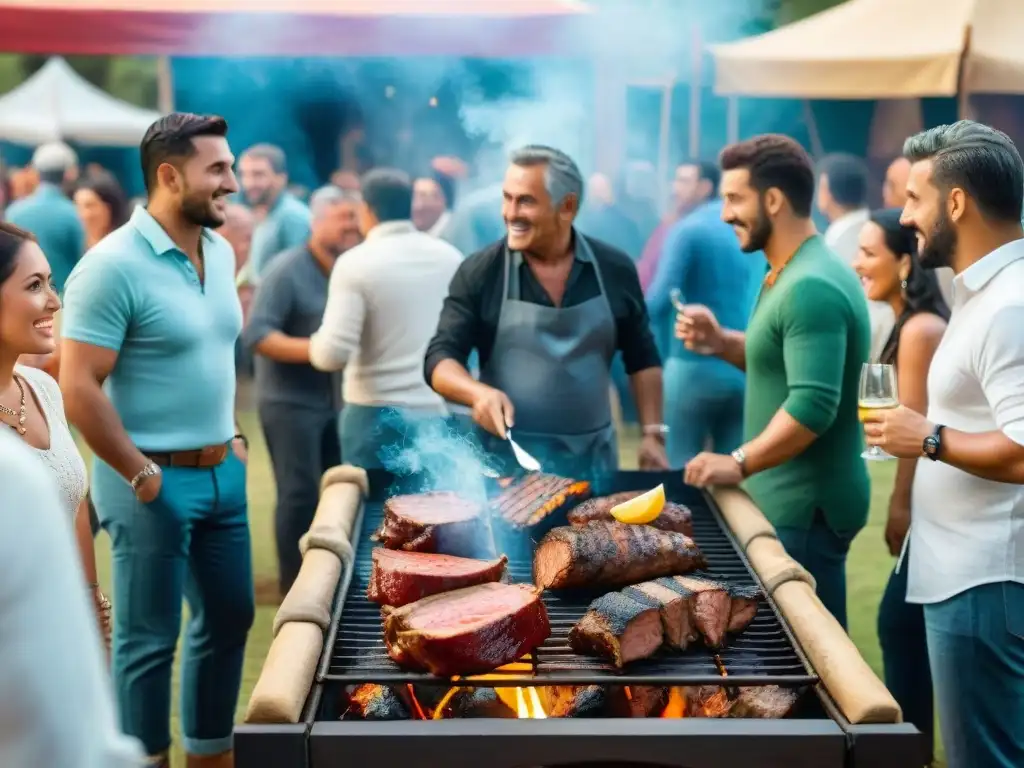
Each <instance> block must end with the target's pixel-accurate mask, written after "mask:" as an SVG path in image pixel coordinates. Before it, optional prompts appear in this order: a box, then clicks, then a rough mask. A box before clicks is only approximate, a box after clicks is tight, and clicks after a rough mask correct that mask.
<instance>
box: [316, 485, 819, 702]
mask: <svg viewBox="0 0 1024 768" xmlns="http://www.w3.org/2000/svg"><path fill="white" fill-rule="evenodd" d="M374 480H376V481H377V482H376V483H374ZM659 482H663V483H664V484H665V491H666V496H667V498H668V499H669V500H670V501H675V502H678V503H681V504H686V505H687V506H688V507H690V509H691V510H692V512H693V529H694V531H693V532H694V539H695V540H696V542H697V544H698V546H699V547H700V549H701V551H702V552H703V553H704V555H705V557H706V558H707V560H708V563H709V569H708V570H709V571H710V572H711V573H714V574H715V575H718V576H721V577H723V578H727V579H729V580H730V581H731V582H733V583H735V584H754V583H755V579H754V576H753V575H752V572H751V571H750V568H749V566H748V565H747V563H746V561H745V559H744V558H743V557H742V556H741V555H740V553H739V551H738V549H737V548H736V546H735V545H734V543H733V539H732V536H731V534H729V533H727V529H726V527H725V525H724V523H723V521H722V520H721V517H720V515H719V513H718V512H717V510H715V509H713V508H712V506H711V502H710V501H709V499H708V497H706V496H705V495H704V494H701V493H698V492H697V491H696V490H695V489H693V488H690V487H688V486H685V485H684V484H683V483H682V479H681V477H679V473H671V474H670V473H665V474H655V473H640V472H620V473H617V474H616V475H614V476H613V477H611V478H609V479H608V481H607V482H606V483H605V484H604V485H605V487H603V488H602V489H601V494H605V493H614V492H616V491H623V490H641V489H647V488H650V487H652V486H653V485H656V484H657V483H659ZM390 485H391V482H390V481H389V480H388V479H387V477H386V476H374V475H371V489H372V493H371V496H370V498H369V499H367V501H366V503H365V505H364V511H363V519H362V521H361V522H362V524H361V526H360V528H361V530H360V533H359V535H358V538H359V544H358V546H357V552H356V559H355V563H354V566H353V570H352V574H351V581H350V583H349V585H348V589H347V591H346V592H345V594H344V599H343V601H341V602H340V604H339V606H337V608H336V610H335V614H334V624H335V625H334V626H333V627H332V632H331V637H332V638H333V643H332V652H331V656H330V659H329V661H328V662H327V664H326V665H324V666H325V667H326V668H322V671H323V673H324V674H323V675H322V679H324V680H333V681H337V682H341V683H344V684H356V683H365V682H374V683H380V684H396V683H398V684H401V683H427V682H430V681H434V682H437V678H435V677H434V676H433V675H430V674H426V673H422V672H415V671H409V670H405V669H402V668H401V667H399V666H398V665H396V664H395V663H394V662H392V661H391V659H390V658H389V657H388V655H387V651H386V650H385V647H384V640H383V635H382V629H381V617H380V609H379V607H378V606H377V605H375V604H373V603H371V602H370V601H369V600H367V599H366V588H367V586H368V583H369V575H370V565H371V552H372V550H373V547H374V546H375V545H374V543H373V542H371V541H369V537H370V536H371V535H372V534H373V532H374V531H375V530H377V528H378V527H379V526H380V524H381V522H382V521H383V500H384V498H386V497H387V496H388V495H390V494H389V493H387V490H388V487H389V486H390ZM508 569H509V572H510V575H511V576H512V578H513V581H516V582H521V583H529V582H530V581H531V579H532V572H531V571H532V564H531V562H530V561H528V560H525V559H516V560H510V562H509V565H508ZM606 591H607V590H606ZM597 594H600V593H597ZM595 596H596V595H595V594H569V593H554V592H550V591H547V592H545V593H544V595H543V599H544V603H545V605H546V606H547V610H548V616H549V618H550V621H551V636H550V637H549V638H548V640H547V641H546V642H545V643H544V644H543V645H542V646H541V647H540V648H538V649H537V651H536V652H535V654H534V658H533V663H532V670H530V669H525V671H524V667H523V666H522V665H519V666H517V668H516V671H515V672H510V673H502V674H501V676H500V677H494V678H492V679H488V680H487V681H486V682H482V683H481V684H484V685H491V686H501V685H591V684H619V685H670V684H671V685H715V684H723V683H724V682H726V681H727V682H728V683H729V684H730V685H770V684H775V685H807V684H811V683H814V682H816V681H817V677H816V676H815V675H813V674H812V673H811V672H810V670H809V667H808V666H807V665H806V663H805V660H804V658H803V655H802V654H801V653H800V652H799V650H798V649H797V648H796V646H795V644H794V642H793V639H792V636H791V635H790V633H789V631H788V629H787V628H786V627H785V626H784V625H783V623H782V621H781V619H780V618H779V615H778V613H777V611H776V609H775V607H774V604H773V603H772V602H770V601H764V602H762V604H761V607H760V609H759V610H758V613H757V616H756V617H755V618H754V620H753V622H752V623H751V624H750V626H749V627H747V629H746V630H745V631H744V632H743V633H741V634H739V635H736V636H732V637H730V639H729V641H728V645H727V646H726V647H725V648H723V649H721V650H720V651H719V652H718V657H719V659H720V660H721V661H722V663H723V665H724V667H725V670H726V671H727V673H728V677H727V678H723V677H722V676H721V674H720V672H719V670H718V667H717V665H716V663H715V656H714V654H713V653H712V652H711V651H710V650H708V649H706V648H704V647H702V646H701V645H700V644H699V643H698V644H695V645H693V646H691V647H690V648H689V649H687V650H686V651H684V652H678V651H669V650H663V651H660V652H659V653H658V654H656V655H655V656H654V657H652V658H650V659H645V660H642V661H635V662H632V663H630V664H629V665H627V667H626V669H625V670H623V671H619V670H617V669H615V667H614V666H612V665H611V664H609V663H608V662H606V661H604V660H602V659H599V658H597V657H591V656H582V655H580V654H577V653H575V652H573V651H572V649H571V648H570V647H569V641H568V634H569V629H570V628H571V627H572V626H573V625H574V624H575V623H576V622H577V621H578V620H579V619H580V618H581V617H582V616H583V614H584V613H585V612H586V609H587V607H588V605H589V604H590V601H591V600H592V599H593V597H595Z"/></svg>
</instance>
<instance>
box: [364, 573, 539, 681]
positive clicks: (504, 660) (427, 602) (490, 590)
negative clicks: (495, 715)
mask: <svg viewBox="0 0 1024 768" xmlns="http://www.w3.org/2000/svg"><path fill="white" fill-rule="evenodd" d="M384 614H385V619H384V642H385V645H386V646H387V649H388V655H389V656H391V658H392V660H393V661H395V662H396V663H397V664H401V665H402V666H406V667H411V668H414V669H423V670H427V671H428V672H431V673H432V674H435V675H438V676H441V677H451V676H453V675H470V674H476V673H482V672H489V671H490V670H492V669H494V668H495V667H500V666H501V665H503V664H509V663H511V662H513V661H515V660H516V659H518V658H520V657H521V656H523V654H526V653H529V652H530V651H532V650H533V649H534V648H536V647H537V646H539V645H540V644H541V643H543V642H544V641H545V640H547V638H548V636H549V635H550V634H551V627H550V624H549V623H548V614H547V610H546V609H545V608H544V603H542V602H541V600H540V596H539V595H538V594H537V591H536V590H534V589H532V588H531V587H528V586H524V585H513V584H494V583H490V584H478V585H477V586H475V587H465V588H464V589H456V590H453V591H451V592H444V593H442V594H440V595H431V596H430V597H425V598H423V599H422V600H417V601H416V602H415V603H409V604H408V605H405V606H402V607H401V608H396V609H393V610H392V609H389V608H385V609H384Z"/></svg>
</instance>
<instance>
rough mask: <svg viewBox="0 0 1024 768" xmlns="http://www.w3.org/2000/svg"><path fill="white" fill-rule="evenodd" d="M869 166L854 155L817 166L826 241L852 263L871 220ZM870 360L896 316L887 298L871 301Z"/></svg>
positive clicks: (834, 157)
mask: <svg viewBox="0 0 1024 768" xmlns="http://www.w3.org/2000/svg"><path fill="white" fill-rule="evenodd" d="M867 203H868V169H867V166H865V165H864V163H863V162H861V161H860V160H859V159H858V158H856V157H854V156H853V155H844V154H835V155H829V156H828V157H826V158H825V159H824V160H822V161H821V164H820V165H819V167H818V200H817V205H818V210H819V211H821V212H822V213H823V214H824V215H825V218H827V219H828V222H829V224H828V229H826V230H825V243H826V244H827V245H828V246H829V248H831V249H832V250H833V251H835V252H836V255H837V256H839V258H841V259H842V260H843V261H845V262H846V263H847V264H850V265H851V266H852V264H853V261H854V259H855V258H857V252H858V250H859V249H860V230H861V227H863V226H864V223H865V222H866V221H867V220H868V215H869V213H870V211H869V210H868V207H867ZM868 316H869V318H870V319H871V359H872V360H877V359H878V356H879V355H881V354H882V349H883V348H884V347H885V343H886V342H887V341H888V340H889V335H890V334H891V333H892V329H893V326H894V325H895V324H896V318H895V316H894V315H893V313H892V307H890V306H889V305H888V304H886V303H885V302H884V301H868Z"/></svg>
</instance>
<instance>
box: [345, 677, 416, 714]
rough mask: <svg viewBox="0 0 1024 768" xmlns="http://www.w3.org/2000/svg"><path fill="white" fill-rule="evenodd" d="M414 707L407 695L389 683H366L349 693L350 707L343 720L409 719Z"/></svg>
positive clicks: (346, 710)
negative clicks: (411, 705) (410, 704)
mask: <svg viewBox="0 0 1024 768" xmlns="http://www.w3.org/2000/svg"><path fill="white" fill-rule="evenodd" d="M411 713H412V707H410V706H409V703H408V701H407V695H405V693H404V692H402V693H400V692H399V691H398V690H397V689H395V688H392V687H391V686H388V685H377V684H376V683H364V684H363V685H358V686H356V688H355V689H354V690H353V691H352V692H351V693H350V694H349V695H348V707H347V708H346V709H345V712H344V713H343V714H342V716H341V719H342V720H348V719H358V720H409V719H411V718H412V714H411Z"/></svg>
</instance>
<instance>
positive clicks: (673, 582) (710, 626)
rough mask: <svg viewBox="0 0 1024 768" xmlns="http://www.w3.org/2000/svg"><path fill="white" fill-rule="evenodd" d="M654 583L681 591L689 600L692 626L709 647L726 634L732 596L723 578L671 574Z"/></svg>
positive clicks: (717, 645) (720, 642)
mask: <svg viewBox="0 0 1024 768" xmlns="http://www.w3.org/2000/svg"><path fill="white" fill-rule="evenodd" d="M657 583H658V584H660V585H662V586H665V587H667V588H669V589H672V590H675V591H676V592H678V593H679V594H681V595H684V596H685V597H686V598H687V600H689V603H690V616H691V618H692V621H693V625H694V627H696V629H697V631H698V632H699V633H700V634H701V636H702V637H703V638H704V643H705V644H706V645H707V646H708V647H710V648H718V647H719V646H721V644H722V640H723V639H724V638H725V632H726V630H727V629H728V628H729V619H730V617H731V615H732V599H731V598H730V597H729V585H728V584H727V583H726V582H723V581H718V580H712V579H709V578H707V577H703V576H692V575H690V576H673V577H671V578H667V579H658V580H657Z"/></svg>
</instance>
